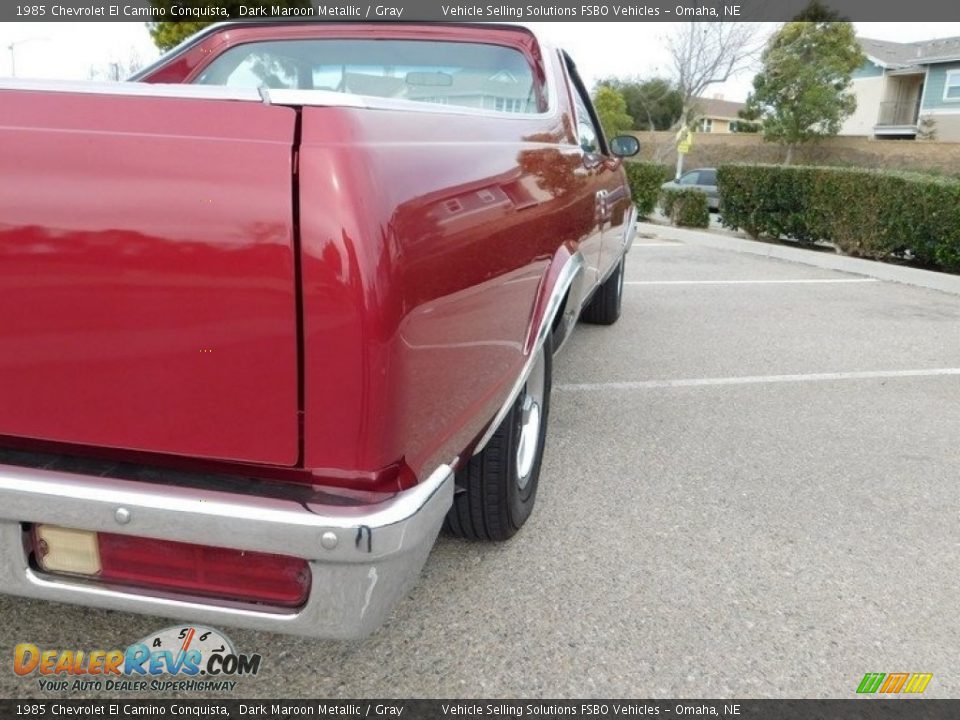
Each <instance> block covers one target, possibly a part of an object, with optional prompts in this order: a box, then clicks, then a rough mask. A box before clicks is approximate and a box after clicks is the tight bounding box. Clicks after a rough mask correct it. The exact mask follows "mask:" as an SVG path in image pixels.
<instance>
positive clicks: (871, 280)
mask: <svg viewBox="0 0 960 720" xmlns="http://www.w3.org/2000/svg"><path fill="white" fill-rule="evenodd" d="M874 282H880V281H879V280H878V279H877V278H804V279H797V280H632V281H631V280H628V281H626V282H624V285H790V284H811V283H874Z"/></svg>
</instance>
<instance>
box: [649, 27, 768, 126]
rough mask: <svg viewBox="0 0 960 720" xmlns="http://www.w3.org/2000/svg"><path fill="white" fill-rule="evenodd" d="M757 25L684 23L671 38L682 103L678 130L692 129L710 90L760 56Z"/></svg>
mask: <svg viewBox="0 0 960 720" xmlns="http://www.w3.org/2000/svg"><path fill="white" fill-rule="evenodd" d="M758 49H759V45H758V43H757V41H756V26H754V25H752V24H750V23H742V22H740V23H733V22H689V23H681V24H680V25H679V26H678V29H677V31H676V32H675V33H674V34H673V35H672V36H671V37H669V38H668V39H667V51H668V52H669V54H670V61H671V65H672V70H673V76H674V77H673V81H674V86H675V87H676V89H677V91H678V92H679V93H680V99H681V101H682V112H681V117H680V118H679V120H678V121H677V123H676V124H675V127H677V126H680V125H686V126H687V127H690V126H691V125H692V124H693V122H694V121H695V120H696V118H697V114H698V110H699V103H700V98H701V97H702V96H703V94H704V92H705V91H706V89H707V87H709V86H710V85H713V84H714V83H722V82H726V81H727V80H729V79H730V78H731V77H732V76H733V75H736V74H737V73H738V72H740V71H741V70H744V69H745V68H746V67H747V66H748V65H749V64H750V63H751V62H752V61H753V59H754V57H755V56H756V53H757V50H758Z"/></svg>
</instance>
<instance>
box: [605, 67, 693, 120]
mask: <svg viewBox="0 0 960 720" xmlns="http://www.w3.org/2000/svg"><path fill="white" fill-rule="evenodd" d="M597 85H598V86H606V87H611V88H613V89H614V90H617V91H619V93H620V94H621V95H623V99H624V100H625V101H626V102H627V114H628V115H629V116H630V117H632V118H633V122H634V126H633V127H634V130H669V129H670V128H671V127H673V125H674V123H676V122H677V120H679V119H680V115H681V114H682V113H683V99H682V98H681V97H680V93H679V91H678V90H677V89H676V88H675V87H674V86H673V83H671V82H670V81H669V80H667V79H665V78H650V79H647V80H641V79H639V78H636V77H633V78H618V77H609V78H604V79H602V80H600V81H599V82H598V83H597Z"/></svg>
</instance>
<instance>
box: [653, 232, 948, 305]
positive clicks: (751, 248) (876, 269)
mask: <svg viewBox="0 0 960 720" xmlns="http://www.w3.org/2000/svg"><path fill="white" fill-rule="evenodd" d="M637 228H638V230H640V231H642V232H649V233H654V234H656V236H657V237H660V238H665V239H668V240H677V241H679V242H682V243H686V244H688V245H699V246H700V247H708V248H714V249H716V250H732V251H734V252H742V253H749V254H751V255H762V256H764V257H771V258H777V259H778V260H788V261H790V262H798V263H803V264H804V265H813V266H814V267H819V268H824V269H826V270H839V271H840V272H846V273H853V274H855V275H866V276H867V277H872V278H877V279H878V280H887V281H889V282H896V283H902V284H904V285H915V286H917V287H924V288H929V289H931V290H939V291H940V292H945V293H951V294H952V295H960V276H958V275H948V274H946V273H939V272H933V271H931V270H920V269H919V268H911V267H903V266H901V265H890V264H889V263H884V262H879V261H876V260H864V259H863V258H854V257H847V256H845V255H835V254H832V253H826V252H817V251H816V250H804V249H802V248H792V247H785V246H783V245H777V244H775V243H766V242H760V241H757V240H744V239H741V238H735V237H727V236H723V235H715V234H713V233H709V232H702V231H700V230H688V229H685V228H677V227H672V226H664V225H654V224H651V223H638V224H637Z"/></svg>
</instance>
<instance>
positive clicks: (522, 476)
mask: <svg viewBox="0 0 960 720" xmlns="http://www.w3.org/2000/svg"><path fill="white" fill-rule="evenodd" d="M543 353H544V351H543V349H542V348H541V349H540V350H539V352H538V354H537V360H536V362H535V363H534V365H533V369H532V370H531V371H530V377H529V378H527V384H526V385H525V386H524V388H523V391H522V392H521V395H520V397H521V398H522V399H521V401H520V417H519V422H520V437H519V439H518V440H517V458H516V461H517V487H518V488H520V490H525V489H526V487H527V485H528V484H529V483H530V478H531V476H532V474H533V468H534V465H535V464H536V461H537V453H538V451H539V449H540V423H541V417H542V408H543V395H544V389H545V386H546V362H545V360H544V355H543Z"/></svg>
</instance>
